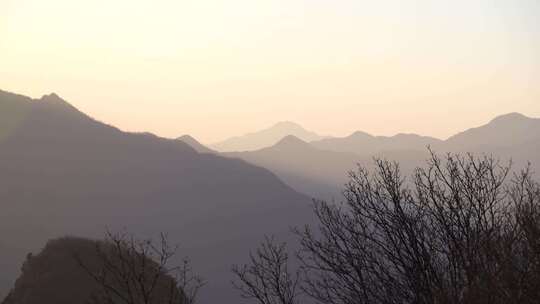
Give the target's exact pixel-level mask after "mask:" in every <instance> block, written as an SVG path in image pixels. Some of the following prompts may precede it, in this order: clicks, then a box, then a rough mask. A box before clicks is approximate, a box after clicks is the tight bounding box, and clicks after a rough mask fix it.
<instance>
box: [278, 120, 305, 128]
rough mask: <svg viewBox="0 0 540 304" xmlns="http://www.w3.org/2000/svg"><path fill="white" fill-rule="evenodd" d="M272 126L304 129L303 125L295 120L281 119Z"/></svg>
mask: <svg viewBox="0 0 540 304" xmlns="http://www.w3.org/2000/svg"><path fill="white" fill-rule="evenodd" d="M272 128H296V129H304V127H302V126H301V125H299V124H297V123H295V122H293V121H288V120H286V121H280V122H278V123H276V124H275V125H274V126H272Z"/></svg>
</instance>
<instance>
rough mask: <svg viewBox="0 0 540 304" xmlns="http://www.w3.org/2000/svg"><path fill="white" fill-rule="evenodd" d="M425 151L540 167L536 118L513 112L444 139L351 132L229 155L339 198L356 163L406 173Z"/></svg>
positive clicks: (302, 189)
mask: <svg viewBox="0 0 540 304" xmlns="http://www.w3.org/2000/svg"><path fill="white" fill-rule="evenodd" d="M428 147H430V148H431V149H432V150H433V151H434V152H436V153H441V154H444V153H447V152H456V153H467V152H472V153H475V154H477V155H478V156H480V155H481V154H490V155H493V156H494V157H496V158H498V159H499V160H500V161H501V163H502V165H505V164H507V163H508V162H509V161H510V159H512V161H513V163H514V165H513V166H514V169H521V168H523V167H525V166H527V163H528V162H531V165H532V168H533V169H535V171H536V172H538V170H539V169H540V153H539V152H540V119H536V118H528V117H526V116H524V115H521V114H517V113H511V114H507V115H502V116H499V117H497V118H495V119H493V120H492V121H491V122H489V123H488V124H486V125H484V126H480V127H477V128H472V129H469V130H466V131H464V132H461V133H459V134H457V135H455V136H452V137H450V138H449V139H447V140H439V139H436V138H432V137H426V136H420V135H416V134H398V135H395V136H391V137H385V136H373V135H370V134H368V133H364V132H355V133H353V134H352V135H350V136H347V137H343V138H327V139H323V140H318V141H313V142H311V143H307V142H304V141H301V140H300V139H298V138H295V137H292V136H287V137H285V138H284V139H283V140H281V141H280V142H279V143H277V144H276V145H274V146H271V147H268V148H263V149H259V150H257V151H248V152H235V153H227V154H225V155H227V156H230V157H236V158H241V159H244V160H246V161H248V162H250V163H252V164H256V165H258V166H261V167H264V168H267V169H269V170H270V171H272V172H274V173H275V174H276V175H278V176H279V177H280V178H281V179H282V180H283V181H285V182H286V183H287V184H289V185H290V186H292V187H293V188H295V189H296V190H298V191H300V192H303V193H306V194H308V195H310V196H313V197H316V198H323V199H332V198H336V199H338V200H339V199H340V192H341V190H342V189H343V185H344V183H345V182H346V181H347V180H348V175H347V172H348V171H350V170H354V169H355V167H356V165H357V164H358V165H361V166H363V167H366V168H368V169H369V168H372V165H373V159H374V158H382V159H388V160H391V161H397V162H399V163H400V166H401V169H402V173H403V174H404V175H410V174H412V173H413V170H414V169H415V168H416V167H418V166H420V165H423V163H424V161H425V160H426V159H427V158H428V154H429V151H428Z"/></svg>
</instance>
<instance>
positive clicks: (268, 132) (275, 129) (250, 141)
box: [211, 121, 324, 152]
mask: <svg viewBox="0 0 540 304" xmlns="http://www.w3.org/2000/svg"><path fill="white" fill-rule="evenodd" d="M287 135H293V136H295V137H298V138H300V139H301V140H303V141H308V142H309V141H314V140H320V139H323V138H324V136H320V135H318V134H316V133H314V132H311V131H307V130H306V129H304V128H303V127H302V126H300V125H298V124H296V123H293V122H290V121H284V122H279V123H277V124H275V125H274V126H272V127H270V128H268V129H265V130H262V131H258V132H254V133H249V134H246V135H243V136H237V137H232V138H230V139H227V140H225V141H223V142H220V143H216V144H214V145H211V148H213V149H216V150H218V151H220V152H241V151H253V150H258V149H262V148H265V147H269V146H272V145H274V144H276V143H277V142H278V141H280V140H281V139H282V138H283V137H285V136H287Z"/></svg>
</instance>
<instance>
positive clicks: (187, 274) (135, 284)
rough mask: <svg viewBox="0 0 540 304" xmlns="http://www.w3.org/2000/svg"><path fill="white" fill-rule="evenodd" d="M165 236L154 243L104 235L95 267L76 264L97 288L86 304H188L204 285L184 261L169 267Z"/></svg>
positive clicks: (171, 255) (172, 254) (170, 253)
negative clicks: (88, 303)
mask: <svg viewBox="0 0 540 304" xmlns="http://www.w3.org/2000/svg"><path fill="white" fill-rule="evenodd" d="M177 249H178V248H177V247H171V246H170V244H169V242H168V240H167V237H166V235H165V234H161V235H160V239H159V241H158V242H153V241H152V240H137V239H135V238H134V237H133V236H132V235H128V234H120V233H111V232H107V233H106V237H105V240H104V241H98V242H96V255H97V257H98V264H97V265H95V264H94V265H91V264H89V263H86V261H84V260H83V259H82V258H81V257H80V256H77V255H76V256H75V258H76V260H77V262H78V264H79V265H80V266H81V267H82V268H83V269H84V270H85V271H86V273H87V274H88V275H90V276H91V277H92V278H93V279H94V280H95V282H96V283H97V284H98V286H99V287H100V289H99V290H97V292H96V293H95V294H94V295H93V296H92V298H91V299H90V300H89V302H90V303H110V304H113V303H115V304H116V303H125V304H157V303H160V304H161V303H163V304H165V303H168V304H173V303H174V304H192V303H194V302H195V300H196V297H197V293H198V291H199V289H200V288H201V287H202V286H203V284H204V282H203V281H202V279H200V278H199V277H198V276H196V275H194V274H193V273H192V269H191V266H190V265H189V262H188V261H187V260H184V261H183V263H182V264H181V265H180V266H170V265H169V264H170V262H171V260H172V259H173V258H174V257H175V255H176V254H177Z"/></svg>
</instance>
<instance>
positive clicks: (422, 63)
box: [0, 0, 540, 143]
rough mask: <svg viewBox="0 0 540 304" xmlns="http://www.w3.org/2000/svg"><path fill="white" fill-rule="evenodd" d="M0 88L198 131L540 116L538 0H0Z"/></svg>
mask: <svg viewBox="0 0 540 304" xmlns="http://www.w3.org/2000/svg"><path fill="white" fill-rule="evenodd" d="M0 89H4V90H8V91H13V92H17V93H21V94H25V95H30V96H32V97H40V96H41V95H43V94H46V93H50V92H56V93H58V94H59V95H61V96H62V97H64V98H65V99H67V100H68V101H69V102H71V103H72V104H74V105H75V106H77V107H78V108H79V109H81V110H82V111H84V112H86V113H88V114H90V115H91V116H93V117H95V118H97V119H99V120H102V121H105V122H108V123H111V124H114V125H116V126H118V127H120V128H122V129H124V130H134V131H143V130H144V131H151V132H154V133H156V134H159V135H162V136H167V137H176V136H179V135H182V134H184V133H189V134H192V135H194V136H195V137H198V138H199V139H200V140H202V141H203V142H206V143H208V142H214V141H218V140H221V139H223V138H226V137H229V136H231V135H237V134H243V133H245V132H248V131H254V130H257V129H260V128H265V127H268V126H270V125H272V124H274V123H275V122H277V121H282V120H291V121H295V122H298V123H300V124H302V125H304V126H305V127H306V128H309V129H312V130H314V131H317V132H319V133H322V134H333V135H347V134H349V133H351V132H352V131H354V130H363V131H367V132H371V133H374V134H379V135H391V134H394V133H396V132H416V133H421V134H425V135H433V136H437V137H442V138H445V137H447V136H448V135H451V134H452V133H455V132H457V131H460V130H462V129H463V128H465V127H470V126H476V125H479V124H482V123H485V122H487V121H488V120H489V119H491V118H492V117H494V116H495V115H498V114H501V113H506V112H514V111H517V112H522V113H524V114H526V115H529V116H535V117H539V116H540V1H538V0H452V1H447V0H444V1H443V0H441V1H435V0H408V1H404V0H378V1H373V0H369V1H364V0H0Z"/></svg>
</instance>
